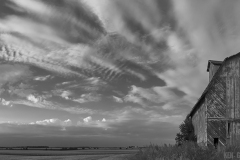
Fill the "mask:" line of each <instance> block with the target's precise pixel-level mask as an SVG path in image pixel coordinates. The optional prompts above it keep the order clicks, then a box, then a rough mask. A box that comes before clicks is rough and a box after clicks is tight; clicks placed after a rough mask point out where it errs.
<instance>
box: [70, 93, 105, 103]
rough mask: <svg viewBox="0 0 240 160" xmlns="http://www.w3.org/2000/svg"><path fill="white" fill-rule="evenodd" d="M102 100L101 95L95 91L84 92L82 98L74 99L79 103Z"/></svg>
mask: <svg viewBox="0 0 240 160" xmlns="http://www.w3.org/2000/svg"><path fill="white" fill-rule="evenodd" d="M100 100H101V95H100V94H95V93H87V94H82V95H81V96H80V98H77V99H73V101H75V102H78V103H87V102H97V101H100Z"/></svg>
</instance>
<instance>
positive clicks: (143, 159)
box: [129, 142, 240, 160]
mask: <svg viewBox="0 0 240 160" xmlns="http://www.w3.org/2000/svg"><path fill="white" fill-rule="evenodd" d="M238 152H239V153H238ZM227 153H230V155H229V154H228V155H226V154H227ZM238 154H239V155H238ZM227 159H229V160H230V159H231V160H232V159H234V160H235V159H236V160H240V145H236V146H230V147H227V148H225V149H223V150H216V149H215V148H214V147H205V148H203V147H200V146H198V145H197V144H196V143H194V142H186V143H184V144H183V145H181V146H176V145H164V146H158V145H150V146H148V147H147V148H145V149H142V150H139V152H138V153H137V154H136V155H135V156H134V157H133V158H131V159H129V160H227Z"/></svg>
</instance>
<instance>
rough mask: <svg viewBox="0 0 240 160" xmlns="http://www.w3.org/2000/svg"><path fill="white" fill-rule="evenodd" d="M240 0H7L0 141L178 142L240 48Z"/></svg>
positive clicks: (0, 65)
mask: <svg viewBox="0 0 240 160" xmlns="http://www.w3.org/2000/svg"><path fill="white" fill-rule="evenodd" d="M239 7H240V2H239V1H237V0H230V1H225V0H201V1H199V0H1V3H0V144H1V146H19V145H21V146H23V145H44V146H129V145H136V146H144V145H148V144H150V143H152V144H159V145H161V144H164V143H166V144H169V143H170V144H174V143H175V136H176V133H178V132H179V128H178V126H179V124H181V123H182V121H183V120H184V119H185V117H186V115H187V114H188V113H189V112H190V111H191V108H192V107H193V106H194V104H195V103H196V102H197V100H198V98H199V97H200V96H201V94H202V92H203V90H204V89H205V88H206V86H207V84H208V73H207V72H206V69H207V62H208V60H210V59H211V60H220V61H221V60H223V59H224V58H226V57H228V56H230V55H233V54H236V53H238V52H239V51H240V45H239V44H240V32H239V29H240V16H239V14H240V10H239Z"/></svg>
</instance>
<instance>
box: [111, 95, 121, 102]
mask: <svg viewBox="0 0 240 160" xmlns="http://www.w3.org/2000/svg"><path fill="white" fill-rule="evenodd" d="M113 99H114V100H115V101H116V102H118V103H123V100H122V99H121V98H119V97H116V96H113Z"/></svg>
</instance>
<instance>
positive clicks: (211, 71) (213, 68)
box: [209, 63, 220, 82]
mask: <svg viewBox="0 0 240 160" xmlns="http://www.w3.org/2000/svg"><path fill="white" fill-rule="evenodd" d="M219 66H220V65H214V64H212V63H211V64H210V67H209V82H210V81H211V80H212V77H213V76H214V74H215V73H216V72H217V70H218V68H219Z"/></svg>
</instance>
